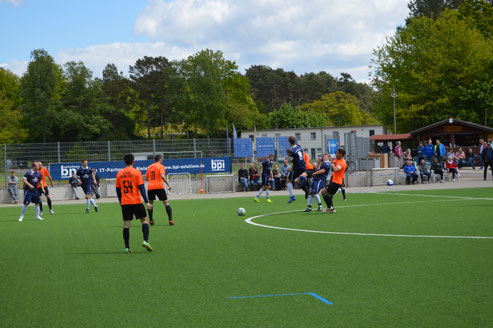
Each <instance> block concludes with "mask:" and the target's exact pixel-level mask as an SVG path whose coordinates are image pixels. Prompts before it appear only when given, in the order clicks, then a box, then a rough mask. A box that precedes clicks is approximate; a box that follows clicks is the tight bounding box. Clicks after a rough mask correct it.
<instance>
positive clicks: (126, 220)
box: [116, 154, 152, 254]
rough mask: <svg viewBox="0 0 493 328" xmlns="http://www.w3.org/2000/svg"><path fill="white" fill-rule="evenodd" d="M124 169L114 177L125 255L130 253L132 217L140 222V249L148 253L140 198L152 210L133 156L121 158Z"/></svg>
mask: <svg viewBox="0 0 493 328" xmlns="http://www.w3.org/2000/svg"><path fill="white" fill-rule="evenodd" d="M123 160H124V161H125V165H126V167H125V168H124V169H122V170H121V171H120V172H118V174H117V175H116V194H117V195H118V200H119V201H120V205H121V208H122V214H123V240H124V241H125V253H127V254H129V253H132V251H131V250H130V223H131V222H132V220H133V218H134V215H135V217H136V218H137V219H139V220H140V221H141V222H142V234H143V236H144V241H143V242H142V247H145V248H146V249H147V250H148V251H149V252H150V251H152V247H151V245H149V224H148V223H147V216H146V210H145V208H144V205H142V200H141V199H140V196H141V195H142V198H143V199H144V202H145V203H146V205H147V209H148V210H150V209H152V205H151V204H150V203H149V200H148V199H147V195H146V189H145V186H144V179H142V173H141V172H140V171H139V170H137V169H136V168H134V161H135V158H134V155H133V154H127V155H125V157H124V158H123Z"/></svg>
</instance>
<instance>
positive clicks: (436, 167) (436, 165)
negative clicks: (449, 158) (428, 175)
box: [431, 157, 443, 183]
mask: <svg viewBox="0 0 493 328" xmlns="http://www.w3.org/2000/svg"><path fill="white" fill-rule="evenodd" d="M431 171H433V173H435V174H440V182H441V183H443V167H442V163H440V162H439V161H438V158H436V157H433V162H432V163H431Z"/></svg>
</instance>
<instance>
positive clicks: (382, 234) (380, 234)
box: [245, 194, 493, 239]
mask: <svg viewBox="0 0 493 328" xmlns="http://www.w3.org/2000/svg"><path fill="white" fill-rule="evenodd" d="M406 196H407V194H406ZM426 196H429V195H426ZM470 199H478V200H482V198H464V200H470ZM487 199H488V200H493V199H491V198H487ZM457 200H461V199H457V198H456V199H444V200H431V201H430V200H428V201H414V202H398V203H395V202H394V203H378V204H358V205H347V206H338V207H337V208H348V207H364V206H379V205H401V204H416V203H430V202H451V201H457ZM297 212H303V210H296V211H284V212H275V213H267V214H260V215H256V216H252V217H251V218H248V219H246V220H245V222H246V223H248V224H251V225H254V226H257V227H262V228H268V229H275V230H286V231H297V232H310V233H323V234H329V235H349V236H371V237H401V238H442V239H493V237H491V236H436V235H399V234H384V233H365V232H341V231H320V230H307V229H296V228H285V227H276V226H270V225H266V224H260V223H256V222H253V220H254V219H258V218H262V217H265V216H271V215H280V214H288V213H297ZM331 215H337V214H327V216H331Z"/></svg>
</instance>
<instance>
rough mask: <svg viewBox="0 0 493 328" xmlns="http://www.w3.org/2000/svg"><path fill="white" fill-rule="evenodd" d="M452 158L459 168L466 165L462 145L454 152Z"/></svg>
mask: <svg viewBox="0 0 493 328" xmlns="http://www.w3.org/2000/svg"><path fill="white" fill-rule="evenodd" d="M454 159H455V162H456V163H457V166H458V167H459V169H461V168H463V167H464V166H466V153H464V151H463V150H462V147H459V150H458V151H457V152H456V153H455V154H454Z"/></svg>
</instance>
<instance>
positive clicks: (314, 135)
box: [310, 132, 317, 140]
mask: <svg viewBox="0 0 493 328" xmlns="http://www.w3.org/2000/svg"><path fill="white" fill-rule="evenodd" d="M316 139H317V133H316V132H310V140H316Z"/></svg>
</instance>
